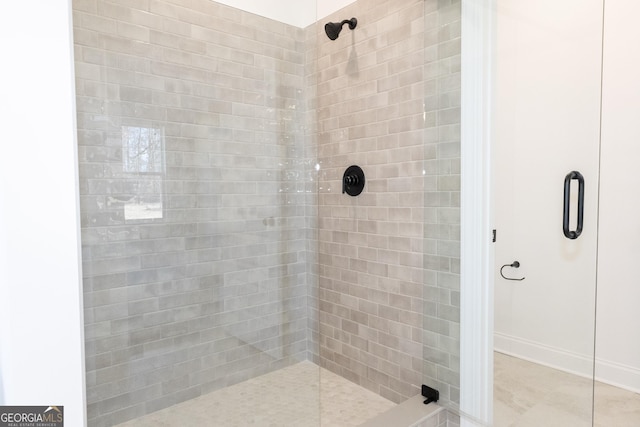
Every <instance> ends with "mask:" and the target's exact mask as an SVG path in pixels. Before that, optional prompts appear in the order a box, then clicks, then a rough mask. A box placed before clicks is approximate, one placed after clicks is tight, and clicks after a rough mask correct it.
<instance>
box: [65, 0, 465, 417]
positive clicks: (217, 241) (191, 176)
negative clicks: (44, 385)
mask: <svg viewBox="0 0 640 427" xmlns="http://www.w3.org/2000/svg"><path fill="white" fill-rule="evenodd" d="M227 3H230V2H227ZM309 7H311V8H312V10H315V9H316V5H315V4H310V5H309ZM330 12H331V13H329V14H328V16H323V17H320V18H322V19H315V18H313V19H311V20H310V21H309V22H308V23H306V24H300V23H299V22H297V21H296V23H295V24H294V23H291V22H287V19H285V18H275V17H267V16H261V15H259V14H256V13H253V10H251V9H249V10H242V9H240V8H236V7H233V5H229V4H221V3H216V2H213V1H209V0H198V1H195V2H185V1H182V0H166V1H165V0H149V1H141V2H120V1H112V0H93V1H80V0H78V1H75V2H74V39H75V49H76V57H75V59H76V77H77V81H76V88H77V106H78V113H77V118H78V143H79V165H80V196H81V205H82V206H81V217H82V218H81V219H82V243H83V247H82V249H83V271H84V304H85V337H86V371H87V373H86V374H87V400H88V420H89V424H90V425H95V426H98V425H110V424H117V423H120V422H126V421H129V420H134V419H139V420H141V421H140V422H143V421H142V420H143V419H144V418H141V417H144V416H151V417H157V416H163V417H169V415H168V414H167V412H163V410H165V409H166V408H168V407H172V409H170V410H169V412H171V411H175V413H180V414H182V413H184V411H187V412H189V411H190V410H186V409H185V410H181V409H179V408H184V407H181V406H180V407H179V406H172V405H176V404H179V403H182V402H186V403H188V402H189V401H192V402H198V404H199V405H200V406H207V407H218V405H220V406H221V407H222V409H221V411H224V410H225V409H226V410H227V411H228V413H227V414H226V415H231V414H236V415H237V416H238V417H240V418H238V419H237V420H236V421H237V422H239V423H240V424H246V423H248V422H253V423H258V424H260V422H262V421H264V422H267V421H266V420H265V419H264V418H263V416H264V411H262V412H261V411H260V408H261V407H266V408H267V409H269V408H271V409H272V410H273V411H276V412H278V410H276V409H275V408H278V407H283V406H284V407H286V408H287V411H293V412H292V413H288V412H287V414H288V415H287V416H297V417H298V418H299V419H304V420H305V422H309V423H310V425H318V423H319V422H321V419H325V421H326V419H327V417H330V415H328V414H326V413H325V414H323V413H321V412H320V399H321V398H322V397H323V396H324V397H325V398H326V397H327V396H328V395H333V392H331V393H329V394H328V393H327V392H326V389H323V387H325V386H324V385H323V384H324V383H323V379H327V378H329V377H330V374H331V373H335V374H337V378H339V379H340V378H341V379H342V380H343V381H347V383H348V384H354V385H357V386H359V387H361V390H362V392H350V393H347V394H350V395H360V394H363V393H364V392H365V391H366V392H370V393H373V396H375V397H376V398H380V399H382V401H384V402H386V404H388V405H391V406H394V405H395V404H397V403H400V402H403V401H405V400H407V399H408V398H411V397H413V396H415V395H418V394H419V393H420V387H421V385H422V384H427V385H429V386H430V387H434V388H437V389H438V390H439V392H440V403H441V404H443V405H448V406H449V407H451V408H452V409H455V408H456V407H457V401H458V395H459V391H458V389H459V381H458V379H457V378H458V376H459V367H458V355H459V350H458V348H459V344H458V343H459V339H458V336H459V334H458V330H459V285H458V274H459V272H458V270H457V266H458V265H459V261H458V257H459V251H458V247H459V233H458V231H457V230H458V221H459V219H458V218H459V214H458V212H459V208H458V203H457V201H458V200H459V196H458V193H459V96H460V85H459V75H460V52H459V40H460V34H459V30H458V29H459V23H460V5H459V4H456V3H452V4H446V5H444V4H443V5H440V4H439V2H436V1H431V0H430V1H426V2H424V1H421V0H415V1H413V0H412V1H410V2H403V3H401V4H398V3H397V2H393V1H383V2H379V1H376V2H372V1H370V0H359V1H355V2H350V4H348V6H346V7H344V8H342V9H340V10H339V11H338V10H336V11H330ZM345 14H346V15H347V16H358V21H357V31H353V33H352V34H353V37H352V38H350V43H348V44H342V43H332V42H331V41H330V40H327V37H326V36H327V35H329V36H330V37H331V38H337V36H338V33H339V30H340V29H341V28H342V25H344V24H348V25H349V28H350V29H352V30H353V29H354V28H355V27H356V20H355V19H352V20H347V21H346V22H343V23H342V24H340V23H339V24H327V25H328V27H327V28H328V29H327V31H326V32H325V22H327V21H330V22H331V21H337V22H340V21H339V20H338V19H337V17H338V15H340V16H341V17H343V16H344V15H345ZM263 15H264V13H263ZM285 15H286V14H285ZM312 15H313V14H312ZM409 29H410V31H409ZM351 165H358V166H359V167H361V170H363V171H365V173H366V185H364V186H362V187H363V188H361V190H362V192H361V193H360V194H359V195H358V196H357V197H351V196H350V195H348V194H346V193H345V194H343V193H342V188H343V182H344V181H343V174H344V171H345V169H346V168H348V167H349V166H351ZM360 183H362V184H364V177H363V180H362V181H361V182H360ZM354 185H355V183H354ZM276 371H277V372H278V374H277V375H275V377H274V376H268V375H270V374H272V373H274V372H276ZM287 373H293V374H292V375H293V377H294V378H295V377H296V376H297V377H299V378H298V379H299V380H300V381H301V382H300V383H299V384H298V385H293V384H290V383H286V382H285V383H286V384H289V385H288V386H287V387H286V388H287V389H288V390H297V391H296V392H295V393H296V394H298V395H299V396H303V395H304V396H305V399H304V400H305V402H306V403H305V404H304V405H300V406H296V405H295V404H288V403H287V404H284V405H282V403H283V402H285V401H284V400H281V401H280V403H275V402H273V401H271V400H269V399H270V398H273V397H278V396H279V397H282V399H284V392H283V394H282V396H280V393H279V392H266V393H258V394H257V395H255V396H254V399H251V400H252V402H253V403H254V405H255V407H254V409H253V410H252V409H250V408H248V410H247V408H245V409H242V410H241V409H238V408H240V407H243V408H244V406H242V405H243V403H238V404H237V405H236V404H232V403H229V401H224V402H225V403H220V402H221V401H219V400H215V399H217V397H220V396H227V397H228V396H229V395H230V394H233V393H236V392H237V393H239V394H241V395H245V393H250V392H247V391H237V390H240V389H239V388H238V387H241V386H246V385H251V384H253V385H255V387H266V386H265V385H264V384H265V383H263V382H261V381H263V380H264V381H267V382H268V383H271V382H270V381H271V380H269V378H278V377H282V378H285V377H286V376H287ZM303 376H307V377H308V378H306V379H305V378H302V377H303ZM331 378H333V377H331ZM283 381H285V380H284V379H283ZM256 384H262V385H260V386H257V385H256ZM302 384H306V385H304V387H303V386H302ZM332 384H333V383H332ZM272 386H273V387H275V388H276V389H278V388H282V387H281V386H278V384H277V383H275V384H272ZM301 387H302V388H301ZM305 387H306V388H305ZM342 387H343V386H336V388H338V389H340V388H342ZM344 387H347V386H346V385H345V386H344ZM323 390H325V392H323ZM345 395H346V394H345ZM216 396H217V397H216ZM206 398H211V399H214V400H203V399H206ZM334 400H336V399H334ZM337 400H344V401H345V402H346V401H347V400H345V399H337ZM367 400H369V401H370V402H375V399H374V398H371V399H367ZM323 402H324V401H323ZM186 403H185V404H186ZM372 404H374V405H375V407H376V408H378V409H382V408H384V407H385V404H375V403H372ZM323 405H324V404H323ZM349 406H351V407H352V409H354V408H358V405H349ZM302 407H304V408H305V409H306V410H311V412H310V413H306V415H305V414H303V413H301V412H299V410H300V409H301V408H302ZM232 408H235V409H232ZM263 409H264V408H263ZM296 411H298V412H296ZM267 412H269V411H268V410H267ZM360 412H361V414H362V415H366V416H367V417H370V416H372V415H375V412H376V410H375V408H374V409H368V410H367V409H363V410H361V411H360ZM291 414H293V415H291ZM201 416H206V415H202V414H201ZM344 416H345V417H347V415H344ZM210 417H211V416H209V419H210V420H211V419H212V418H210ZM165 419H169V418H165ZM365 419H366V418H365ZM218 420H219V422H221V423H223V424H224V423H225V422H231V421H229V419H226V418H225V419H224V420H226V421H220V420H221V419H218ZM156 421H157V420H156ZM360 421H363V419H361V420H360ZM271 422H276V423H277V421H273V420H272V421H271ZM336 422H337V423H338V424H340V423H342V422H344V423H347V422H353V423H355V422H356V419H355V418H354V419H353V420H351V421H348V420H346V419H344V420H337V421H336ZM295 425H302V424H299V423H298V424H295ZM343 425H347V424H343Z"/></svg>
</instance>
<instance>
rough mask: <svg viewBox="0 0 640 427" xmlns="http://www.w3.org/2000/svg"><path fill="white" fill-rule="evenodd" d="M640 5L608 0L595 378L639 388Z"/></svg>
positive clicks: (625, 0) (636, 389)
mask: <svg viewBox="0 0 640 427" xmlns="http://www.w3.org/2000/svg"><path fill="white" fill-rule="evenodd" d="M638 16H640V3H639V2H638V1H637V0H607V2H606V13H605V19H606V20H605V33H604V34H605V37H604V40H605V45H604V70H603V75H604V81H603V93H602V163H601V169H600V176H601V194H600V238H599V242H598V246H599V256H598V312H597V340H596V342H597V347H596V357H597V362H598V363H597V364H596V377H599V378H601V379H605V380H606V381H608V382H611V383H614V384H620V385H623V386H625V387H627V388H630V389H633V390H635V391H636V392H640V339H639V337H638V327H639V326H640V310H639V309H638V307H639V306H640V279H639V276H640V274H639V273H638V271H637V268H636V267H637V266H638V263H639V262H640V221H639V217H638V212H639V211H640V197H639V195H640V174H638V172H637V171H638V164H639V162H640V120H638V118H639V117H640V82H639V81H638V76H640V50H638V49H637V48H635V46H633V43H632V42H630V41H631V40H633V41H638V40H640V27H639V26H638V25H637V22H636V20H637V17H638Z"/></svg>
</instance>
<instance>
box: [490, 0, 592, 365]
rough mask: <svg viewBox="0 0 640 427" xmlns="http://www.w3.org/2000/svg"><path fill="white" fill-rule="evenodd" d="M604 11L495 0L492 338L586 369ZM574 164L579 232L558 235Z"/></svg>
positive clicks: (573, 4)
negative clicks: (581, 196)
mask: <svg viewBox="0 0 640 427" xmlns="http://www.w3.org/2000/svg"><path fill="white" fill-rule="evenodd" d="M601 16H602V0H563V1H562V2H558V1H556V0H540V1H535V2H532V1H530V0H504V1H502V0H499V1H498V11H497V54H496V58H497V63H496V79H495V85H496V99H495V106H496V111H495V117H497V122H496V124H495V155H496V158H495V163H494V164H495V177H494V183H495V209H496V211H495V223H496V228H497V231H498V240H497V242H496V260H495V262H496V268H495V274H496V281H495V347H496V349H497V350H499V351H503V352H505V353H509V354H514V355H518V356H520V357H523V358H526V359H531V360H535V361H538V362H541V363H544V364H547V365H551V366H557V367H561V368H563V369H566V370H568V371H574V372H578V373H581V374H584V375H588V374H589V373H590V372H591V369H592V363H591V358H592V355H593V324H594V323H593V322H594V312H595V301H594V295H595V263H596V227H597V222H596V218H597V179H598V175H597V171H598V138H599V106H600V59H601V51H600V47H601V44H600V38H601V27H602V24H601V22H602V18H601ZM573 170H577V171H580V172H581V173H582V174H583V175H584V177H585V181H586V184H585V189H586V195H585V204H586V206H585V228H584V232H583V234H582V236H581V237H579V238H578V239H577V240H569V239H567V238H565V237H564V235H563V232H562V208H563V183H564V177H565V175H566V174H567V173H569V172H571V171H573ZM576 193H577V191H574V192H573V195H576ZM574 203H575V201H574ZM514 260H518V261H520V263H521V265H522V266H521V268H519V269H512V268H506V269H505V273H506V274H507V275H508V276H510V277H516V278H519V277H526V279H525V280H524V281H521V282H515V281H506V280H504V279H502V278H501V277H500V276H499V274H498V271H499V267H500V266H501V265H503V264H510V263H511V262H513V261H514Z"/></svg>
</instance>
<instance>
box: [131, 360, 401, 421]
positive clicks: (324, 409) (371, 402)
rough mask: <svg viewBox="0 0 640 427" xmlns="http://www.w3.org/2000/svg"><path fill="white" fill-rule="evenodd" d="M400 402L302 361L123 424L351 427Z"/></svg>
mask: <svg viewBox="0 0 640 427" xmlns="http://www.w3.org/2000/svg"><path fill="white" fill-rule="evenodd" d="M394 406H396V404H395V403H393V402H391V401H389V400H387V399H385V398H383V397H381V396H379V395H377V394H375V393H373V392H371V391H369V390H367V389H365V388H362V387H360V386H359V385H357V384H354V383H352V382H350V381H348V380H346V379H344V378H342V377H340V376H339V375H336V374H334V373H332V372H330V371H327V370H326V369H323V368H320V367H318V366H317V365H315V364H313V363H312V362H308V361H307V362H300V363H297V364H295V365H293V366H290V367H287V368H284V369H280V370H278V371H275V372H271V373H269V374H266V375H262V376H259V377H256V378H252V379H250V380H248V381H244V382H242V383H239V384H236V385H233V386H230V387H226V388H224V389H221V390H217V391H214V392H212V393H209V394H206V395H203V396H200V397H197V398H195V399H192V400H189V401H187V402H183V403H180V404H178V405H174V406H172V407H170V408H166V409H163V410H161V411H158V412H154V413H152V414H149V415H145V416H144V417H141V418H137V419H135V420H131V421H128V422H126V423H123V424H120V425H119V427H175V426H180V427H188V426H198V427H206V426H211V427H214V426H215V427H236V426H237V427H241V426H242V427H245V426H256V427H272V426H273V427H275V426H277V427H284V426H291V427H294V426H295V427H318V426H322V427H349V426H357V425H360V424H362V423H364V422H365V421H367V420H369V419H371V418H373V417H375V416H377V415H379V414H381V413H383V412H385V411H386V410H388V409H391V408H392V407H394Z"/></svg>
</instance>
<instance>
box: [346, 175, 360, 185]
mask: <svg viewBox="0 0 640 427" xmlns="http://www.w3.org/2000/svg"><path fill="white" fill-rule="evenodd" d="M358 181H360V180H359V179H358V175H347V176H345V177H344V185H345V186H351V185H358Z"/></svg>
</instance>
